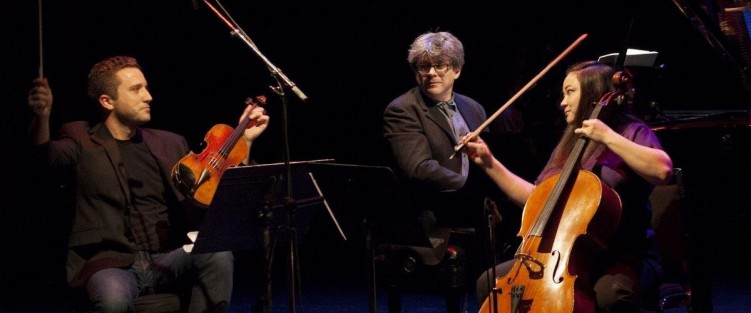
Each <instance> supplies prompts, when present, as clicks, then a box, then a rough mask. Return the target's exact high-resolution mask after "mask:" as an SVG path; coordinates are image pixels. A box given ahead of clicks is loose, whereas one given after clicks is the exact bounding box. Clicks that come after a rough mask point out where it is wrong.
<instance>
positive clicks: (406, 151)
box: [383, 87, 487, 191]
mask: <svg viewBox="0 0 751 313" xmlns="http://www.w3.org/2000/svg"><path fill="white" fill-rule="evenodd" d="M454 101H455V102H456V106H457V109H458V110H459V112H460V113H461V114H462V117H463V118H464V120H465V121H466V122H467V126H469V130H470V131H473V130H475V129H477V127H479V126H480V125H481V124H482V123H483V122H484V121H485V120H486V119H487V116H486V115H485V109H484V108H483V107H482V105H480V104H479V103H477V101H475V100H472V99H471V98H469V97H466V96H463V95H460V94H458V93H454ZM383 117H384V137H385V138H386V140H387V141H388V142H389V145H390V148H391V152H392V153H393V155H394V159H395V161H396V166H397V168H398V170H399V172H400V174H401V175H403V176H404V178H405V179H406V180H407V181H408V183H410V184H412V183H415V184H419V185H421V187H420V189H425V191H450V190H459V189H461V188H462V187H463V186H464V183H465V182H466V180H465V178H464V177H462V175H461V168H462V165H461V158H457V157H455V158H453V159H449V157H450V156H451V155H452V154H453V153H454V146H456V144H457V141H456V139H455V138H454V133H453V132H452V131H451V126H449V123H448V121H447V120H446V117H445V116H444V115H443V113H441V110H440V109H439V108H438V107H437V106H435V104H434V101H432V100H431V99H430V98H426V97H425V96H424V95H423V94H422V92H421V91H420V89H419V88H418V87H415V88H413V89H411V90H409V91H407V92H406V93H404V94H403V95H401V96H399V97H398V98H396V99H394V100H393V101H392V102H391V103H390V104H389V105H388V106H387V107H386V109H385V111H384V115H383Z"/></svg>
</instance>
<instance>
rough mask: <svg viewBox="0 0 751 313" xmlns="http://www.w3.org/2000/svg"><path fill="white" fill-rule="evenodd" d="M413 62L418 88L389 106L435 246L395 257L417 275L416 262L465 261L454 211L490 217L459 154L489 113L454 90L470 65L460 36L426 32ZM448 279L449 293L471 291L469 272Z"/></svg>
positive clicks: (408, 180)
mask: <svg viewBox="0 0 751 313" xmlns="http://www.w3.org/2000/svg"><path fill="white" fill-rule="evenodd" d="M407 61H408V62H409V64H410V65H411V67H412V70H413V73H414V75H415V79H416V80H417V86H416V87H414V88H412V89H410V90H409V91H407V92H406V93H404V94H402V95H401V96H399V97H397V98H396V99H394V100H393V101H391V103H389V105H388V106H387V107H386V109H385V111H384V114H383V121H384V128H383V132H384V138H385V139H386V141H387V142H388V145H389V147H390V149H391V152H392V155H393V158H394V161H395V163H394V166H395V170H396V172H397V173H398V175H400V177H401V178H402V182H403V183H404V187H405V188H406V191H407V194H408V195H409V196H410V197H411V199H410V200H412V206H413V207H414V208H415V210H417V211H418V212H420V213H419V218H418V220H419V221H420V225H421V226H422V227H423V229H424V231H425V233H426V234H427V235H428V237H429V239H430V242H431V244H432V246H433V247H405V248H404V249H407V250H408V251H410V252H414V253H412V254H411V255H412V256H409V257H406V259H405V260H395V262H396V264H397V268H398V269H397V272H398V271H400V270H401V271H406V272H409V269H408V268H409V263H410V262H414V263H416V264H420V265H426V266H428V267H439V268H444V269H445V267H444V266H452V264H451V263H452V262H453V263H456V262H457V261H458V260H461V259H463V258H464V256H463V253H462V252H461V249H459V248H458V247H455V246H452V245H449V242H448V239H449V234H450V231H451V229H450V228H447V227H444V226H446V225H450V224H452V222H454V221H453V220H452V219H453V218H452V217H451V216H469V215H471V216H477V217H478V218H479V219H482V216H483V211H482V201H481V200H480V201H477V202H475V201H474V200H473V199H482V198H481V197H476V196H470V192H469V191H472V190H469V189H474V188H466V187H465V186H466V185H467V182H468V177H470V176H473V177H474V176H475V175H470V173H469V161H468V159H467V156H466V155H465V154H464V153H460V154H457V155H456V156H455V157H453V158H451V156H452V154H453V153H454V146H456V145H457V143H458V141H459V140H460V139H461V138H462V136H464V135H465V134H466V133H468V132H470V131H471V130H474V129H476V128H477V127H478V126H479V125H480V124H482V123H483V122H484V121H485V120H486V119H487V116H486V113H485V110H484V109H483V107H482V106H481V105H480V104H479V103H478V102H477V101H475V100H473V99H471V98H469V97H467V96H464V95H461V94H458V93H456V92H454V82H455V81H456V80H457V79H458V78H459V75H460V74H461V71H462V66H463V65H464V48H463V46H462V43H461V42H460V41H459V39H457V38H456V37H455V36H454V35H452V34H450V33H448V32H427V33H424V34H422V35H420V36H418V37H417V38H416V39H415V41H414V42H413V43H412V45H411V46H410V49H409V53H408V56H407ZM473 174H474V173H473ZM477 176H480V175H477ZM474 191H477V190H474ZM475 207H477V209H475ZM441 212H448V213H450V214H449V215H443V214H441ZM453 226H455V225H453ZM406 254H407V255H410V253H409V252H407V253H406ZM401 255H404V254H401ZM409 258H412V260H410V259H409ZM439 264H441V266H436V265H439ZM453 266H457V264H453ZM458 266H463V265H458ZM442 272H446V271H442ZM449 272H451V271H449ZM453 272H457V271H453ZM397 274H399V273H397ZM402 274H403V273H402ZM444 278H446V279H447V280H444V282H446V281H448V282H449V283H448V284H447V285H445V286H446V287H449V288H448V289H447V290H452V289H453V290H459V289H461V288H463V286H460V285H462V284H461V281H462V280H463V279H464V277H444ZM454 293H456V292H454ZM458 298H459V297H458V295H456V297H454V296H451V297H449V298H447V301H448V302H447V305H448V309H449V310H448V311H449V312H458V310H459V308H458V307H459V303H458ZM391 302H392V301H390V304H391ZM392 308H393V307H392V306H391V305H390V307H389V309H390V311H394V310H398V307H396V308H393V309H394V310H392Z"/></svg>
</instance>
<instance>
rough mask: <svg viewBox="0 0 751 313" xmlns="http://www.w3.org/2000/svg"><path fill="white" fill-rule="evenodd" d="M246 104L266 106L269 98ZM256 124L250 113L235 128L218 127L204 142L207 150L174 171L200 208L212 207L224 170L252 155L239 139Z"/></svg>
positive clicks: (178, 183) (182, 189) (191, 156)
mask: <svg viewBox="0 0 751 313" xmlns="http://www.w3.org/2000/svg"><path fill="white" fill-rule="evenodd" d="M245 104H247V105H252V106H253V107H254V108H255V107H256V106H263V105H265V104H266V97H265V96H257V97H256V98H255V100H254V99H252V98H248V99H246V100H245ZM252 123H253V121H252V120H251V119H250V114H248V116H246V117H245V118H244V119H243V120H242V121H240V123H239V124H238V125H237V127H235V128H234V129H233V128H232V127H231V126H229V125H225V124H217V125H214V127H212V128H211V129H210V130H209V132H208V133H207V134H206V136H205V137H204V139H203V144H204V146H205V148H204V150H203V151H201V153H199V154H195V153H193V152H192V151H191V152H190V153H188V155H186V156H185V157H183V158H182V159H181V160H180V161H179V162H178V163H177V164H175V166H174V167H173V168H172V181H173V182H174V183H175V186H176V187H177V189H178V190H179V191H180V192H182V193H183V194H184V195H185V196H186V197H188V198H190V199H191V200H193V202H194V203H195V204H196V205H198V206H200V207H207V206H209V205H210V204H211V200H212V199H213V198H214V194H215V193H216V188H217V186H218V185H219V181H220V180H221V178H222V174H224V171H225V170H226V169H227V168H230V167H233V166H237V165H239V164H240V162H242V161H243V160H245V158H246V157H247V156H248V144H247V143H246V142H245V141H244V140H239V139H240V138H241V137H242V136H243V133H244V132H245V130H246V129H247V128H248V127H250V126H252Z"/></svg>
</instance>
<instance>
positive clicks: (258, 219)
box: [192, 159, 338, 311]
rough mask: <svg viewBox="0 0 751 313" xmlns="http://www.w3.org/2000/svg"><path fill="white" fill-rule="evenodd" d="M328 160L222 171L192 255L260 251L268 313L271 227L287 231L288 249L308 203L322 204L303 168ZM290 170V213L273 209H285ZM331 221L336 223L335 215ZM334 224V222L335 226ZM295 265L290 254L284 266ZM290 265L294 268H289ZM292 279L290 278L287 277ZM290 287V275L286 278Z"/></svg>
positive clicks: (306, 217)
mask: <svg viewBox="0 0 751 313" xmlns="http://www.w3.org/2000/svg"><path fill="white" fill-rule="evenodd" d="M332 161H333V160H331V159H325V160H313V161H298V162H290V163H289V167H287V164H285V163H273V164H260V165H250V166H239V167H233V168H229V169H227V170H226V171H225V172H224V174H223V175H222V179H221V181H220V182H219V185H218V186H217V189H216V193H215V195H214V198H213V200H212V203H211V205H210V206H209V208H208V209H207V211H206V214H205V216H204V218H203V221H202V223H201V227H200V230H199V232H198V236H197V238H196V240H195V243H194V245H193V248H192V253H208V252H219V251H238V250H251V249H258V248H261V247H262V248H263V249H264V254H265V255H266V262H267V263H266V268H265V271H266V294H265V299H266V301H267V303H266V306H267V309H268V310H269V311H270V310H271V303H270V301H271V265H272V264H271V260H272V259H273V258H272V257H271V253H272V252H273V251H272V249H271V246H272V245H271V243H270V241H271V238H270V234H271V228H274V229H286V230H288V232H289V233H288V235H289V239H290V240H291V247H290V253H296V251H294V249H295V248H296V247H294V245H295V241H294V240H296V236H297V233H296V228H297V227H298V226H306V227H307V226H308V224H309V222H310V221H311V219H312V216H313V213H314V212H315V211H316V210H313V209H305V210H302V208H313V207H314V206H313V205H316V204H320V203H322V202H323V197H322V196H321V195H320V194H319V193H318V190H317V188H316V186H315V184H314V182H313V181H312V177H311V176H310V174H309V170H308V169H307V166H308V165H309V164H314V163H317V162H332ZM290 168H291V171H292V173H291V176H290V177H292V181H293V183H294V186H295V188H294V190H293V193H294V194H293V196H294V199H295V203H294V204H291V206H292V207H294V208H295V209H294V210H291V211H293V212H280V213H283V214H276V213H277V212H276V211H279V210H281V209H286V208H289V207H290V204H289V203H285V200H286V196H287V186H288V184H287V182H286V181H285V180H286V177H287V172H286V171H287V170H288V169H290ZM331 217H332V218H334V222H336V219H335V217H334V216H333V215H332V216H331ZM337 224H338V223H337ZM295 261H296V258H294V256H292V255H290V262H291V263H293V262H295ZM290 266H291V267H295V266H296V264H294V263H293V264H290ZM293 276H296V275H293ZM290 283H292V284H294V283H295V281H294V277H293V279H292V280H291V282H290Z"/></svg>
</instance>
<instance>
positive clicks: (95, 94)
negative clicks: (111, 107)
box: [87, 56, 141, 102]
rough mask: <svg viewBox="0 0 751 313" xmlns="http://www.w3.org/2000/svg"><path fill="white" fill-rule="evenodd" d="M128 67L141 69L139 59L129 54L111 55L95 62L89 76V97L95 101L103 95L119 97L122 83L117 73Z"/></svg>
mask: <svg viewBox="0 0 751 313" xmlns="http://www.w3.org/2000/svg"><path fill="white" fill-rule="evenodd" d="M128 67H133V68H137V69H139V70H140V69H141V65H139V64H138V61H137V60H136V59H135V58H133V57H129V56H114V57H109V58H106V59H104V60H102V61H100V62H99V63H97V64H94V66H93V67H92V68H91V71H89V77H88V88H87V93H88V95H89V97H90V98H91V99H92V100H94V102H96V101H98V99H99V97H100V96H101V95H108V96H110V97H112V98H113V99H117V86H118V85H120V81H119V80H118V79H117V76H115V73H117V71H119V70H121V69H124V68H128Z"/></svg>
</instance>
